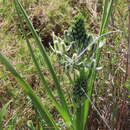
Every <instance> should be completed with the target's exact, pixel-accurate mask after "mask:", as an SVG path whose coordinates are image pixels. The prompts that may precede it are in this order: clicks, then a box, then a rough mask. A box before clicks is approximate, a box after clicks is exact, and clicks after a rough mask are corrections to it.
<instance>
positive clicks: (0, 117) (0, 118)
mask: <svg viewBox="0 0 130 130" xmlns="http://www.w3.org/2000/svg"><path fill="white" fill-rule="evenodd" d="M11 102H12V100H10V101H9V102H8V103H6V104H5V105H4V106H3V107H2V108H1V110H0V130H2V129H1V128H2V121H3V118H4V116H5V115H6V112H7V107H8V106H9V104H10V103H11Z"/></svg>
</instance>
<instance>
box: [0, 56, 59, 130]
mask: <svg viewBox="0 0 130 130" xmlns="http://www.w3.org/2000/svg"><path fill="white" fill-rule="evenodd" d="M0 62H1V63H2V64H3V65H4V66H5V67H6V68H7V69H8V70H9V71H10V72H11V73H12V74H13V75H14V76H15V78H16V79H17V81H18V82H19V83H20V84H21V86H22V88H23V90H24V92H25V93H26V94H27V95H28V96H29V97H30V98H31V100H32V102H33V103H34V106H35V107H36V108H37V110H38V111H39V113H40V115H41V117H42V118H43V119H44V120H45V121H46V123H47V124H48V126H51V127H53V129H54V130H58V128H57V126H56V123H55V121H54V120H53V118H52V117H51V115H50V113H49V112H48V111H47V109H45V108H44V106H43V104H42V101H41V100H40V99H39V98H38V97H37V96H36V94H35V93H34V92H33V90H32V88H31V87H30V86H29V84H28V83H26V82H25V81H24V80H23V78H22V77H21V76H20V75H19V73H17V72H16V70H15V68H14V67H13V66H12V65H11V64H10V62H9V60H7V58H6V57H4V56H3V55H2V54H1V53H0Z"/></svg>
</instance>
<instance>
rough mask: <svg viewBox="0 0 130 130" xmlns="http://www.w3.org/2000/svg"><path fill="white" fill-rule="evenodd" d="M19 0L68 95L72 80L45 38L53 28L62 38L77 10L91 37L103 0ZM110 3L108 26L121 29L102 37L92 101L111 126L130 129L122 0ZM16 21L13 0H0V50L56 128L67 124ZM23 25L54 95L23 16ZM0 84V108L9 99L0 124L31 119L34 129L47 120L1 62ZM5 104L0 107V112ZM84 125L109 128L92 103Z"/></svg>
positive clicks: (95, 31)
mask: <svg viewBox="0 0 130 130" xmlns="http://www.w3.org/2000/svg"><path fill="white" fill-rule="evenodd" d="M21 3H22V5H23V6H24V8H25V9H26V11H27V13H28V15H29V18H30V19H31V21H32V23H33V26H34V28H35V29H36V31H37V32H38V34H39V36H40V37H41V39H42V43H43V45H44V47H45V48H46V50H47V54H48V55H49V57H50V60H51V63H52V65H53V67H54V70H55V71H56V73H57V75H58V76H59V80H60V81H61V82H62V85H61V86H62V88H63V90H64V93H65V96H66V98H67V100H68V101H69V100H70V96H71V91H72V88H73V86H72V85H70V83H69V80H68V78H67V76H66V75H65V73H64V72H63V68H62V67H61V66H60V64H59V62H58V60H59V58H58V57H57V55H56V54H54V52H52V50H51V49H50V48H49V43H52V42H53V38H52V32H54V33H55V34H56V35H57V36H60V37H61V38H63V32H64V30H66V29H68V27H69V26H70V25H71V22H72V21H73V17H74V16H75V15H76V14H77V13H79V12H81V13H82V14H83V16H84V17H85V27H86V30H87V32H89V33H90V34H93V35H94V37H96V36H98V34H99V31H100V25H101V19H102V17H101V16H102V11H103V8H102V5H103V1H102V0H93V1H92V0H88V1H85V2H81V1H74V0H46V1H42V0H23V1H22V2H21ZM112 8H113V10H112V15H111V16H110V21H109V25H108V28H107V32H109V31H117V30H120V31H123V32H122V33H112V34H110V35H107V36H106V37H105V45H104V46H103V49H102V52H101V58H100V62H99V65H98V66H99V67H100V68H101V70H99V71H98V73H97V77H96V80H95V82H94V92H93V95H92V101H93V103H94V105H95V106H96V108H97V109H98V111H99V112H100V113H101V115H102V117H103V118H104V119H105V120H106V121H107V123H108V124H109V126H110V127H111V128H112V129H117V130H129V129H130V128H129V127H128V126H129V122H128V116H129V106H128V90H127V88H126V85H125V83H126V64H127V37H128V33H127V31H128V29H127V26H128V20H127V18H128V9H127V1H122V0H117V1H115V2H114V5H113V7H112ZM24 22H25V21H24ZM20 24H21V23H20V20H19V18H18V16H17V13H16V10H15V6H14V3H13V0H10V1H7V0H0V39H1V40H0V52H1V53H2V54H4V55H5V56H7V57H8V59H10V61H11V63H12V64H13V65H14V66H15V69H16V70H17V71H18V72H19V73H20V74H21V75H22V77H23V78H24V80H25V81H27V82H28V83H29V84H30V86H31V87H32V89H33V90H34V91H35V92H36V94H37V95H38V96H39V97H40V99H41V100H42V102H43V103H44V104H45V107H46V108H47V109H48V110H49V112H50V113H51V114H52V115H53V117H54V119H55V120H56V121H57V122H58V124H59V126H60V128H61V129H66V128H65V124H64V122H63V120H62V118H61V117H60V115H59V114H58V112H57V111H56V108H55V106H54V104H52V102H51V101H50V99H49V96H48V94H47V93H46V91H45V90H44V89H43V88H42V81H41V79H40V78H39V75H38V71H37V69H36V67H35V66H34V63H33V60H32V59H31V55H30V53H29V51H28V46H27V44H26V40H25V39H24V36H23V35H22V33H21V30H20ZM23 28H24V29H25V30H26V32H27V35H28V38H29V40H30V43H31V45H32V47H33V50H34V52H35V55H36V59H37V61H38V62H39V64H40V67H41V70H42V71H43V72H44V75H45V76H46V77H45V78H46V80H47V82H48V84H49V87H50V88H51V90H52V91H53V93H54V95H55V96H56V97H57V99H58V95H57V93H56V86H55V84H54V81H53V80H52V78H51V76H50V72H49V71H48V70H47V67H46V66H45V62H44V61H43V60H42V58H41V56H40V51H39V49H38V48H36V47H35V46H34V43H35V41H34V39H33V38H32V35H31V33H30V30H29V28H28V26H27V24H26V22H25V23H24V26H23ZM61 75H62V76H63V77H61ZM0 86H1V87H0V95H1V98H0V108H2V106H4V104H6V103H8V102H9V101H10V102H9V103H8V104H6V105H5V107H4V109H7V112H6V115H5V116H4V118H2V124H1V122H0V124H1V127H2V128H1V129H5V130H6V129H13V128H15V129H29V127H28V126H29V124H31V122H33V125H34V126H35V129H39V126H41V125H43V126H46V123H45V122H44V120H41V119H40V117H39V116H37V114H38V113H37V112H35V110H34V109H35V108H33V107H34V106H33V104H32V101H31V100H30V98H29V97H27V96H26V95H25V94H24V93H23V89H22V88H20V87H19V86H20V85H19V84H18V83H17V81H16V80H15V78H14V76H13V75H12V74H11V73H10V72H9V71H7V70H6V68H5V67H4V66H3V65H1V64H0ZM58 100H59V99H58ZM4 109H1V111H2V113H3V111H4ZM4 113H5V112H4ZM0 121H1V120H0ZM88 129H89V130H97V129H100V130H106V129H108V128H107V127H106V125H105V124H104V122H103V121H102V118H101V117H100V116H99V115H98V113H97V111H96V110H95V109H94V107H93V106H91V108H90V112H89V117H88Z"/></svg>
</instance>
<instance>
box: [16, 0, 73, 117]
mask: <svg viewBox="0 0 130 130" xmlns="http://www.w3.org/2000/svg"><path fill="white" fill-rule="evenodd" d="M14 3H15V5H16V7H18V8H19V10H20V12H21V14H22V15H23V17H24V19H25V20H26V22H27V25H28V27H29V29H30V31H31V32H32V35H33V37H34V39H35V40H36V44H37V46H38V47H39V49H40V52H41V55H42V56H43V58H44V61H45V63H46V64H47V67H48V69H49V71H50V73H51V75H52V78H53V80H54V82H55V85H56V88H57V91H58V95H59V97H60V101H61V104H62V106H63V107H64V109H65V110H66V111H67V113H68V116H69V117H70V118H71V116H70V114H69V110H68V106H67V103H66V101H65V98H64V95H63V93H62V90H61V88H60V83H59V80H58V78H57V76H56V74H55V71H54V69H53V67H52V65H51V62H50V60H49V57H48V55H47V53H46V50H45V48H44V47H43V45H42V42H41V40H40V38H39V36H38V34H37V32H36V31H35V29H34V27H33V25H32V23H31V21H30V20H29V18H28V16H27V14H26V11H25V10H24V8H23V7H22V5H21V4H20V2H19V1H18V0H14Z"/></svg>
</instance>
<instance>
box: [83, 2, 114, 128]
mask: <svg viewBox="0 0 130 130" xmlns="http://www.w3.org/2000/svg"><path fill="white" fill-rule="evenodd" d="M113 1H114V0H105V2H104V8H103V14H102V22H101V27H100V32H99V35H100V36H101V35H102V34H103V33H104V32H105V29H106V27H107V25H108V21H109V18H110V15H111V12H112V5H113ZM101 40H102V39H101ZM99 42H100V41H98V43H99ZM100 55H101V48H97V50H96V56H95V59H96V65H94V66H93V70H92V72H91V77H90V79H89V84H88V86H89V92H88V96H89V97H90V98H91V97H92V93H93V87H94V81H95V79H96V73H97V72H96V69H95V68H96V66H98V63H99V60H100ZM89 106H90V102H89V100H86V101H85V103H84V118H83V120H84V128H85V124H86V122H87V119H88V118H87V117H88V113H89Z"/></svg>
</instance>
